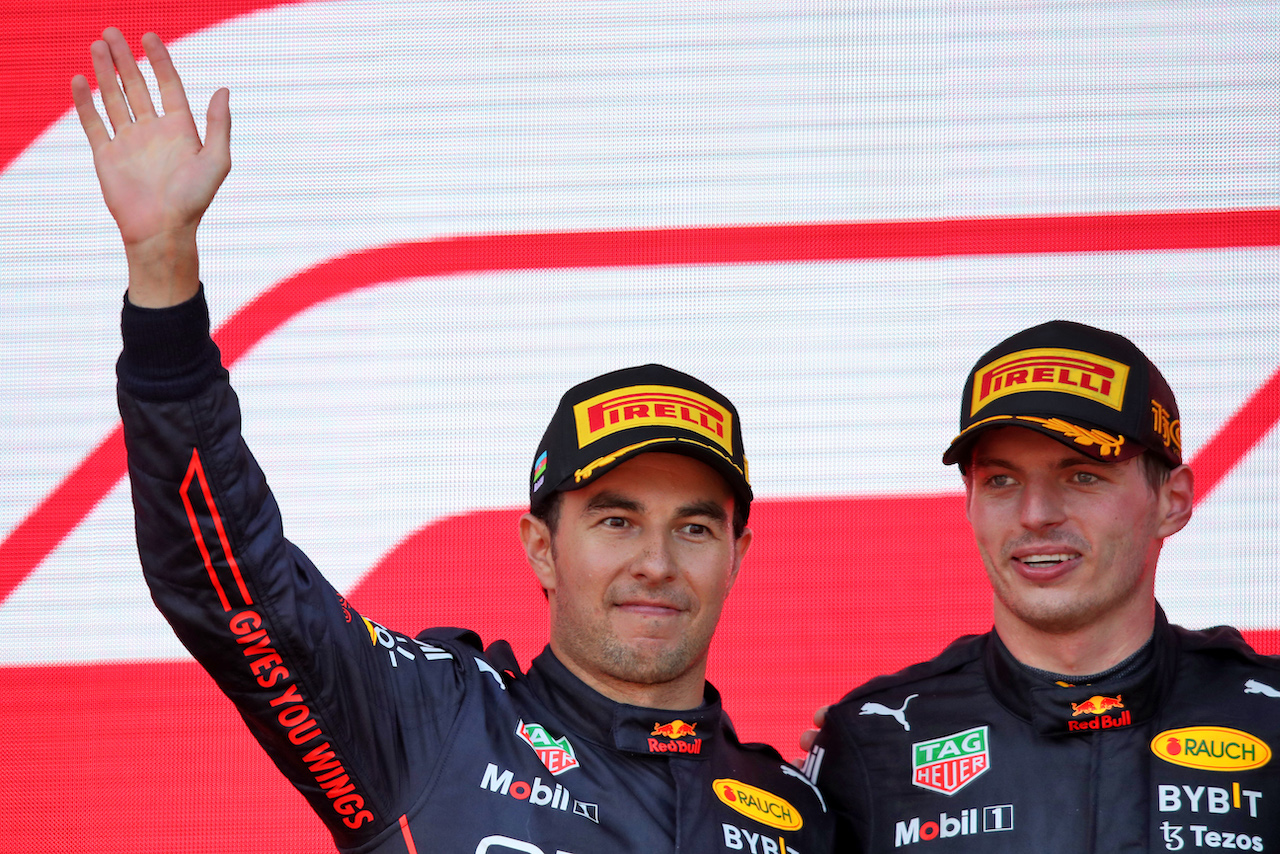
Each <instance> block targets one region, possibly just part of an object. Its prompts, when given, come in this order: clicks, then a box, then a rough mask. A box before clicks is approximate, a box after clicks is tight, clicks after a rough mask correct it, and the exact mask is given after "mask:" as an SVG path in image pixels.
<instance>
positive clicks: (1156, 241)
mask: <svg viewBox="0 0 1280 854" xmlns="http://www.w3.org/2000/svg"><path fill="white" fill-rule="evenodd" d="M1270 245H1280V209H1264V210H1249V211H1199V212H1191V213H1151V214H1108V215H1099V216H1058V217H1008V218H1003V219H972V220H963V219H946V220H928V221H908V222H861V223H859V222H846V223H813V224H807V225H771V226H770V225H759V226H721V227H706V228H669V229H637V230H630V231H588V232H550V233H533V234H498V235H474V236H467V237H457V238H449V239H442V240H422V241H410V242H406V243H396V244H390V245H387V246H379V247H374V248H371V249H367V250H364V251H361V252H355V253H352V254H349V255H343V256H340V257H338V258H334V259H331V260H329V261H325V262H323V263H321V264H318V265H316V266H315V267H312V268H310V269H308V270H304V271H302V272H300V273H298V274H296V275H294V276H291V277H290V278H288V279H285V280H284V281H282V282H280V283H279V284H277V285H275V286H273V287H272V288H270V289H269V290H267V291H265V292H263V293H262V294H261V295H259V296H258V297H257V298H256V299H254V300H252V301H251V302H249V303H247V304H246V305H244V306H242V307H241V308H240V310H238V311H237V312H236V313H235V314H234V315H232V316H231V317H230V318H229V319H228V320H227V322H226V323H225V324H224V325H223V326H222V328H221V329H219V330H218V331H217V333H216V334H215V335H214V338H215V340H216V341H217V342H218V346H219V347H220V348H221V349H222V353H223V360H224V362H225V363H226V364H227V365H228V366H231V365H233V364H235V362H237V361H238V360H239V359H240V357H241V356H243V355H244V354H245V353H246V352H247V351H248V350H249V349H250V348H252V347H253V346H254V345H255V344H257V343H258V342H259V341H261V340H262V339H263V338H265V337H266V336H267V335H269V334H271V333H272V332H274V331H275V330H277V329H279V328H280V327H281V326H282V325H283V324H284V323H286V322H287V321H289V320H290V319H292V318H294V317H296V316H298V315H300V314H301V313H302V312H304V311H306V310H307V309H309V308H311V307H313V306H315V305H318V304H320V303H322V302H325V301H327V300H330V299H334V298H336V297H339V296H342V295H344V294H348V293H351V292H353V291H357V290H360V289H363V288H368V287H373V286H376V285H382V284H388V283H393V282H398V281H404V280H406V279H412V278H421V277H425V276H446V275H453V274H461V273H478V272H493V271H504V270H505V271H510V270H551V269H573V268H584V267H639V266H655V265H689V264H747V263H788V262H805V261H810V262H811V261H854V260H868V259H873V258H876V259H884V258H918V257H934V256H942V255H990V254H1017V253H1044V252H1097V251H1151V250H1170V249H1203V248H1216V247H1228V246H1234V247H1242V246H1270ZM1277 401H1280V381H1276V380H1275V378H1273V381H1271V382H1268V383H1267V384H1266V385H1264V386H1263V387H1262V388H1261V389H1260V390H1259V391H1258V393H1256V394H1255V395H1254V397H1253V398H1251V400H1250V404H1249V406H1250V409H1249V410H1248V411H1249V413H1250V414H1249V417H1248V418H1247V419H1243V420H1242V419H1241V418H1238V417H1237V418H1234V419H1232V420H1231V421H1230V422H1228V425H1227V427H1225V428H1224V430H1223V432H1221V433H1220V434H1219V438H1218V439H1217V440H1215V443H1213V445H1212V449H1213V454H1214V456H1213V457H1212V460H1213V472H1214V476H1213V478H1212V481H1211V483H1214V484H1216V483H1217V481H1218V479H1220V478H1221V476H1222V475H1223V474H1225V473H1226V471H1228V470H1229V469H1230V467H1231V466H1233V465H1235V463H1236V462H1237V461H1238V460H1239V459H1240V458H1241V457H1242V456H1243V455H1244V453H1245V452H1247V451H1248V449H1249V448H1251V447H1253V445H1254V444H1255V443H1256V442H1257V441H1258V440H1259V439H1260V438H1261V437H1262V436H1263V435H1265V434H1266V433H1267V431H1268V430H1270V428H1271V426H1272V425H1274V424H1275V422H1276V418H1277V417H1278V415H1280V402H1277ZM124 470H125V468H124V453H123V442H122V440H121V436H120V432H119V429H118V428H117V430H116V431H115V432H113V433H112V434H111V435H110V436H109V437H107V439H105V440H104V441H103V442H102V444H100V445H99V446H98V447H97V448H96V449H94V451H93V452H92V453H91V454H90V455H89V457H87V458H86V459H85V461H84V462H82V463H81V464H80V466H79V467H77V468H76V470H75V471H74V472H72V473H71V475H69V476H68V477H67V478H66V479H65V480H64V481H63V482H62V483H61V484H59V485H58V487H57V488H56V489H55V490H54V491H53V492H52V493H51V494H50V495H49V496H48V497H47V498H46V499H45V500H44V501H42V502H41V503H40V505H39V506H37V507H36V508H35V509H34V510H33V511H32V513H31V514H30V515H29V516H28V517H27V518H26V519H24V520H23V521H22V522H21V523H20V524H19V525H18V526H17V527H16V528H15V529H14V530H13V531H12V532H11V533H10V534H9V536H8V537H6V538H5V540H4V542H3V543H0V602H3V601H4V600H5V599H6V598H8V596H9V594H10V593H12V592H13V590H14V589H15V588H16V587H17V586H18V585H19V584H20V583H22V580H23V579H24V578H26V577H27V575H29V574H30V573H31V571H32V570H34V569H35V567H36V566H38V565H39V564H40V562H41V561H43V560H44V559H45V557H47V556H48V555H49V553H50V552H52V551H53V549H55V548H57V545H58V544H59V543H60V542H62V540H63V539H64V538H65V537H66V536H67V534H68V533H70V532H71V530H73V529H74V528H75V526H76V525H78V524H79V523H80V521H81V520H82V519H84V517H85V516H87V515H88V513H89V512H90V511H92V509H93V508H94V507H95V506H96V505H97V504H98V502H99V501H101V500H102V498H103V497H104V496H105V495H106V494H107V492H108V491H110V489H111V488H112V487H114V486H115V484H116V483H117V482H118V481H119V479H120V478H121V477H123V476H124ZM1208 491H1209V489H1208V488H1207V487H1206V488H1202V492H1201V497H1203V495H1206V494H1208Z"/></svg>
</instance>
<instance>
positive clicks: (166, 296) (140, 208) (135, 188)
mask: <svg viewBox="0 0 1280 854" xmlns="http://www.w3.org/2000/svg"><path fill="white" fill-rule="evenodd" d="M142 46H143V49H144V50H146V53H147V58H148V59H149V60H150V61H151V68H152V70H153V71H154V73H155V77H156V82H157V83H158V84H159V88H160V103H161V105H162V107H163V115H159V114H157V112H156V109H155V105H154V104H153V102H152V100H151V93H150V91H148V89H147V83H146V80H145V79H144V78H143V76H142V72H141V71H140V70H139V69H138V64H137V62H135V61H134V57H133V53H132V51H130V49H129V45H128V43H127V42H126V41H125V39H124V36H123V35H122V34H121V32H120V31H119V30H117V29H115V28H114V27H111V28H108V29H107V30H105V31H104V32H103V34H102V40H100V41H95V42H94V43H93V45H92V46H91V47H90V55H91V56H92V59H93V71H94V75H95V76H96V77H97V79H98V85H99V88H100V89H101V92H102V103H103V106H104V108H105V110H106V114H107V119H108V121H110V122H111V128H112V132H108V130H107V127H106V125H105V124H104V122H103V120H102V117H101V116H100V115H99V114H98V111H97V109H96V107H95V106H94V103H93V97H92V92H91V90H90V88H89V82H88V80H86V79H85V77H84V76H83V75H79V74H78V75H76V76H75V77H74V78H72V80H71V95H72V99H73V100H74V101H75V106H76V113H77V115H78V116H79V117H80V126H81V127H83V128H84V133H85V136H86V137H87V138H88V140H89V146H90V147H91V148H92V149H93V165H94V168H95V170H96V171H97V174H98V183H99V184H100V185H101V187H102V196H103V199H104V200H105V201H106V203H107V209H108V210H109V211H110V212H111V215H112V216H113V217H115V220H116V225H117V226H118V227H119V228H120V236H121V238H122V239H123V240H124V245H125V252H126V254H127V255H128V258H129V298H130V300H131V301H132V302H134V303H136V304H138V305H144V306H164V305H173V304H175V303H178V302H181V301H182V300H184V299H187V298H188V297H190V296H191V295H193V294H194V293H195V291H196V288H197V287H198V277H199V268H198V260H197V255H196V243H195V233H196V227H197V226H198V225H199V224H200V218H201V217H202V216H204V212H205V211H206V210H207V209H208V207H209V204H210V203H211V202H212V201H213V197H214V195H215V194H216V193H217V191H218V187H219V186H221V184H222V181H223V179H224V178H226V177H227V172H228V171H230V169H231V112H230V108H229V106H228V100H229V97H230V95H229V93H228V91H227V90H226V89H219V90H218V91H217V92H215V93H214V94H213V98H212V100H210V102H209V111H208V124H207V132H206V135H205V136H206V139H205V141H204V142H203V143H202V142H201V141H200V135H199V133H198V132H197V130H196V125H195V121H194V120H193V119H192V117H191V108H190V106H189V105H188V104H187V95H186V92H185V91H183V88H182V80H181V79H180V78H179V77H178V72H177V71H176V70H175V69H174V67H173V61H172V60H171V59H170V58H169V52H168V51H167V50H166V49H165V46H164V44H163V43H162V42H161V41H160V38H159V37H158V36H157V35H155V34H154V33H148V34H147V35H145V36H143V37H142ZM117 74H119V80H118V81H117V79H116V75H117ZM121 84H123V90H122V89H121Z"/></svg>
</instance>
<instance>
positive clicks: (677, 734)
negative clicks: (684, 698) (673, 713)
mask: <svg viewBox="0 0 1280 854" xmlns="http://www.w3.org/2000/svg"><path fill="white" fill-rule="evenodd" d="M697 726H698V725H697V724H687V723H685V722H684V721H682V720H680V719H679V718H677V719H676V720H674V721H672V722H671V723H669V724H654V725H653V732H651V733H649V735H665V736H666V737H667V738H684V737H685V736H686V735H693V734H694V729H695V728H696V727H697Z"/></svg>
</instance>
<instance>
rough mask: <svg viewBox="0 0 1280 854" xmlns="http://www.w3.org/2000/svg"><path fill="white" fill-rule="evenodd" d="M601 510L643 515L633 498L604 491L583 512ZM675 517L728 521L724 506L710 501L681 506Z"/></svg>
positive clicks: (591, 500) (641, 506)
mask: <svg viewBox="0 0 1280 854" xmlns="http://www.w3.org/2000/svg"><path fill="white" fill-rule="evenodd" d="M602 510H625V511H627V512H629V513H643V512H644V505H643V504H641V503H640V502H639V501H636V500H635V499H634V498H628V497H626V496H625V495H622V494H621V493H617V492H608V491H606V492H599V493H596V494H595V495H593V496H591V498H590V499H589V500H588V501H587V506H586V507H585V508H584V510H583V512H584V513H596V512H599V511H602ZM676 516H677V517H680V518H684V517H687V516H704V517H706V518H708V519H711V520H712V521H714V522H716V523H717V524H724V523H725V522H728V521H729V513H728V511H726V510H725V509H724V505H722V504H720V503H718V502H715V501H712V500H710V499H704V500H701V501H694V502H692V503H690V504H685V505H682V506H681V507H679V508H677V509H676Z"/></svg>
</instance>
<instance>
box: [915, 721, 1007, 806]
mask: <svg viewBox="0 0 1280 854" xmlns="http://www.w3.org/2000/svg"><path fill="white" fill-rule="evenodd" d="M911 767H912V778H911V782H912V783H914V784H915V785H917V786H919V787H920V788H922V789H931V790H933V791H935V792H941V793H942V794H944V795H954V794H955V793H956V792H958V791H960V790H961V789H963V788H964V787H965V786H967V785H969V784H970V783H972V782H973V781H974V780H976V779H977V778H978V777H979V776H980V775H982V774H983V773H985V772H986V770H987V769H988V768H990V767H991V752H990V750H989V748H988V742H987V728H986V727H985V726H979V727H974V728H973V729H967V730H965V731H964V732H955V733H952V734H951V735H944V736H942V737H941V738H932V739H929V740H928V741H918V742H916V743H915V744H913V745H911Z"/></svg>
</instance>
